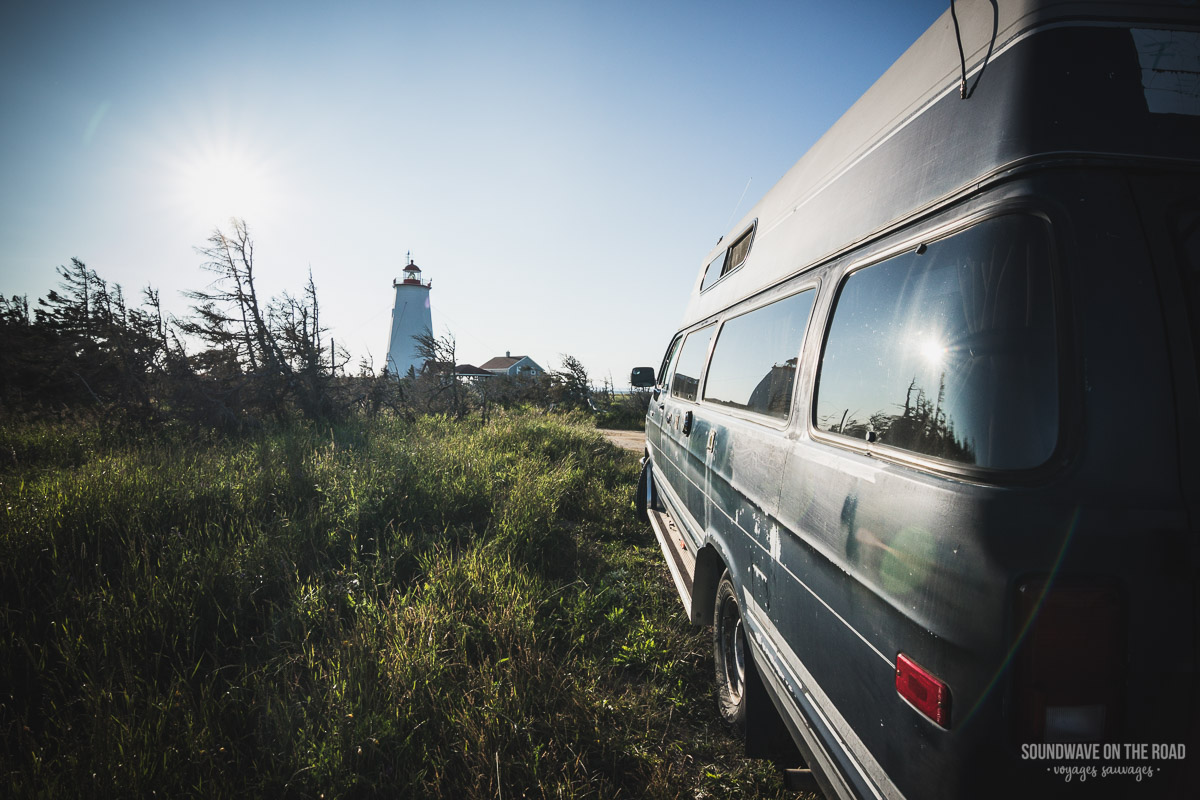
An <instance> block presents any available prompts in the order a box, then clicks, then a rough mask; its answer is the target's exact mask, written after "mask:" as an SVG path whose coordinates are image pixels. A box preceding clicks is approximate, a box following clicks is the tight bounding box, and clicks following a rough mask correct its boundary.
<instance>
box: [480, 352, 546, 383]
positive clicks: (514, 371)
mask: <svg viewBox="0 0 1200 800" xmlns="http://www.w3.org/2000/svg"><path fill="white" fill-rule="evenodd" d="M479 368H480V369H485V370H487V371H488V372H491V373H494V374H496V375H509V376H514V377H515V376H517V375H540V374H542V373H543V372H545V371H546V370H544V369H542V368H541V367H540V366H538V364H537V362H536V361H534V360H533V359H532V358H530V357H529V356H514V355H513V354H512V353H510V352H505V353H504V355H502V356H496V357H495V358H493V359H490V360H489V361H485V362H484V363H482V364H480V365H479Z"/></svg>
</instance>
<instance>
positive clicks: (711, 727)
mask: <svg viewBox="0 0 1200 800" xmlns="http://www.w3.org/2000/svg"><path fill="white" fill-rule="evenodd" d="M636 477H637V462H636V459H635V457H634V456H633V455H632V454H629V453H623V452H621V451H619V450H617V449H616V448H614V447H612V446H611V445H609V444H608V443H607V442H606V441H605V440H604V439H603V437H602V436H600V435H599V434H598V433H597V432H596V431H595V430H594V429H592V428H591V427H590V423H588V422H586V421H585V420H583V418H570V417H559V416H545V415H539V414H536V413H524V414H511V415H501V416H497V417H495V418H493V419H492V420H490V421H489V422H488V423H487V424H486V425H481V424H480V423H479V422H478V421H466V422H458V423H456V422H453V421H449V420H446V419H443V418H425V419H421V420H418V421H417V422H415V423H411V424H407V423H403V422H401V421H398V420H394V419H387V418H384V419H377V420H373V421H365V420H357V421H353V422H349V423H346V424H344V425H340V426H336V427H334V428H332V429H330V428H327V427H325V428H320V427H308V426H296V427H292V428H288V429H280V430H275V431H272V432H269V433H265V434H262V435H259V436H258V437H256V438H251V439H237V440H217V439H214V440H206V441H195V440H193V439H189V438H188V437H187V436H186V435H184V434H182V433H174V432H170V431H165V432H160V433H158V434H156V435H155V436H153V437H151V436H143V437H140V438H139V437H129V436H118V435H116V434H113V433H111V432H106V431H103V430H97V429H87V430H77V429H72V428H71V427H70V426H67V425H61V426H53V425H42V426H38V427H32V428H30V427H27V428H23V429H9V430H0V687H2V688H0V781H3V783H4V784H6V785H7V786H9V787H10V792H9V796H15V797H37V796H47V797H61V796H72V797H75V796H83V797H88V796H92V797H99V796H106V797H107V796H149V795H152V794H157V795H159V796H171V797H175V796H205V797H225V796H244V795H252V796H253V795H257V796H294V797H314V798H316V797H321V796H324V797H327V798H332V797H375V796H382V797H447V798H471V797H479V798H483V797H487V798H496V797H503V798H517V797H533V798H537V797H548V798H559V797H568V798H569V797H657V798H673V797H681V798H682V797H687V798H690V799H694V798H703V797H736V796H752V797H760V796H768V797H769V796H783V795H784V794H785V793H784V792H783V790H782V789H781V787H780V784H779V782H778V779H777V777H776V776H775V774H774V773H773V771H772V769H771V768H770V767H769V766H768V765H766V764H764V763H760V762H751V761H746V760H745V759H742V758H740V757H739V755H738V745H737V743H736V742H734V741H733V740H732V739H731V738H730V737H729V735H728V734H727V733H726V732H725V731H724V730H723V729H722V728H721V726H720V725H719V723H718V722H717V721H716V719H715V715H714V711H713V702H712V692H711V690H710V688H709V687H710V684H711V680H710V670H711V656H710V654H709V652H708V649H709V648H708V640H707V635H706V633H704V632H696V631H693V630H692V629H691V628H690V627H688V626H687V624H686V622H685V621H684V619H683V616H682V613H681V610H680V609H679V606H678V600H677V599H676V598H675V596H674V595H673V589H672V587H671V585H670V581H669V579H668V578H667V575H666V570H665V567H664V565H663V564H662V558H661V554H660V553H659V551H658V548H657V546H656V545H655V543H654V539H653V535H652V534H651V533H650V531H649V528H648V526H647V525H646V524H645V523H644V522H642V521H639V520H638V519H636V518H635V516H634V514H633V512H632V511H631V509H630V504H629V496H630V492H631V488H632V486H633V485H634V483H635V480H636Z"/></svg>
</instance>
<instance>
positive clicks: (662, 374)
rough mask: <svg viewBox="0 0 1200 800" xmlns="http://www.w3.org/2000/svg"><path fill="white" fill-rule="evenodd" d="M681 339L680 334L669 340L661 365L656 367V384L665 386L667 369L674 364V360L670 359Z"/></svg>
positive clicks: (677, 348) (676, 350)
mask: <svg viewBox="0 0 1200 800" xmlns="http://www.w3.org/2000/svg"><path fill="white" fill-rule="evenodd" d="M681 341H683V337H682V336H676V337H675V338H674V339H672V340H671V345H670V346H669V347H668V348H667V352H666V354H665V355H664V356H663V360H662V366H660V367H659V368H658V385H659V386H661V387H663V388H664V389H665V388H666V386H667V376H668V375H669V374H670V372H669V370H670V368H671V367H672V366H674V362H673V361H672V360H671V359H672V358H674V356H675V354H676V353H677V352H678V351H679V343H680V342H681Z"/></svg>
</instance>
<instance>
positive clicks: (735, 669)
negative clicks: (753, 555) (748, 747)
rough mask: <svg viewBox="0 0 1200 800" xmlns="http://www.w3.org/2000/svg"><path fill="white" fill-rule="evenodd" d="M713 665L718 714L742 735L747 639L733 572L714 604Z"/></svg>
mask: <svg viewBox="0 0 1200 800" xmlns="http://www.w3.org/2000/svg"><path fill="white" fill-rule="evenodd" d="M713 662H714V664H715V666H716V677H717V710H718V711H719V712H720V713H721V719H722V720H723V721H724V722H725V724H726V725H728V726H729V727H731V728H732V729H733V730H734V731H736V732H738V733H743V732H744V731H745V730H746V639H745V636H744V634H743V632H742V608H741V605H740V604H739V603H738V598H737V590H736V589H735V588H734V586H733V581H732V580H731V579H730V577H729V571H728V570H726V572H725V574H724V575H722V576H721V582H720V583H719V584H717V600H716V603H714V604H713Z"/></svg>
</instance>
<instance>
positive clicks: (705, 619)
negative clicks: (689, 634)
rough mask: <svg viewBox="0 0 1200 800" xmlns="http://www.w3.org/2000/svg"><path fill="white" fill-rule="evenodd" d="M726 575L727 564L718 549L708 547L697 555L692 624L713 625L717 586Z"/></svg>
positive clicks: (693, 579) (693, 577)
mask: <svg viewBox="0 0 1200 800" xmlns="http://www.w3.org/2000/svg"><path fill="white" fill-rule="evenodd" d="M724 573H725V562H724V561H723V560H722V559H721V554H720V553H718V552H717V548H715V547H713V546H712V545H707V546H706V547H704V548H702V549H701V550H700V552H699V553H697V554H696V571H695V573H694V574H693V575H692V609H691V614H692V624H693V625H710V624H712V615H713V603H715V602H716V601H717V584H719V583H720V582H721V575H723V574H724Z"/></svg>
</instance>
